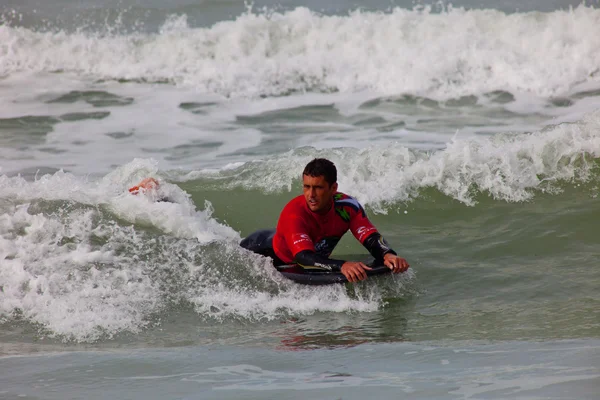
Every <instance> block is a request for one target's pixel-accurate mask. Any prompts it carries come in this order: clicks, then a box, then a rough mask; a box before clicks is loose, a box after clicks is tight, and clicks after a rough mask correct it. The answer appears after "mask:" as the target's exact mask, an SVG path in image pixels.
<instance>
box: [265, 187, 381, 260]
mask: <svg viewBox="0 0 600 400" xmlns="http://www.w3.org/2000/svg"><path fill="white" fill-rule="evenodd" d="M333 199H334V204H333V207H331V208H330V209H329V211H328V212H327V213H325V214H318V213H315V212H313V211H311V210H310V208H308V204H306V199H305V198H304V196H302V195H300V196H298V197H296V198H294V199H292V200H291V201H290V202H289V203H288V204H287V205H286V206H285V207H284V208H283V211H281V215H280V216H279V222H278V223H277V231H276V232H275V236H274V237H273V250H274V251H275V255H277V257H279V258H280V259H281V261H283V262H285V263H288V264H289V263H292V262H293V260H294V257H295V256H296V254H298V253H299V252H301V251H303V250H312V251H314V252H316V253H318V254H320V255H322V256H324V257H329V255H330V254H331V252H332V251H333V249H334V248H335V246H336V244H337V243H338V242H339V241H340V239H341V238H342V236H344V234H345V233H346V232H347V231H348V229H349V230H350V231H351V232H352V234H353V235H354V237H356V239H358V241H359V242H360V243H361V244H362V243H363V242H364V241H365V239H367V238H368V237H369V236H370V235H372V234H373V233H376V232H377V229H376V228H375V227H374V226H373V224H372V223H371V221H369V219H368V218H367V214H366V213H365V210H364V209H363V208H362V206H361V205H360V204H359V202H358V201H357V200H356V199H355V198H353V197H350V196H348V195H346V194H344V193H340V192H337V193H336V194H335V195H334V196H333Z"/></svg>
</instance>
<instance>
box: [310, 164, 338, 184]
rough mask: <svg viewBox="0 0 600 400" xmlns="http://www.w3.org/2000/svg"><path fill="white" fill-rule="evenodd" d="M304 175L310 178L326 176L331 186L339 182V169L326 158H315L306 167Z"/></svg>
mask: <svg viewBox="0 0 600 400" xmlns="http://www.w3.org/2000/svg"><path fill="white" fill-rule="evenodd" d="M302 175H308V176H313V177H317V176H324V177H325V181H326V182H327V183H329V185H330V186H331V185H333V184H334V183H336V182H337V169H336V168H335V164H334V163H332V162H331V161H329V160H327V159H325V158H315V159H314V160H312V161H311V162H309V163H308V164H306V167H304V172H302Z"/></svg>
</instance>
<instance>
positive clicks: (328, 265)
mask: <svg viewBox="0 0 600 400" xmlns="http://www.w3.org/2000/svg"><path fill="white" fill-rule="evenodd" d="M345 262H346V261H344V260H334V259H332V258H327V257H324V256H322V255H320V254H318V253H316V252H314V251H312V250H302V251H301V252H299V253H298V254H296V256H295V257H294V263H295V264H298V265H299V266H301V267H303V268H319V269H326V270H329V271H336V272H337V271H341V270H342V265H344V263H345Z"/></svg>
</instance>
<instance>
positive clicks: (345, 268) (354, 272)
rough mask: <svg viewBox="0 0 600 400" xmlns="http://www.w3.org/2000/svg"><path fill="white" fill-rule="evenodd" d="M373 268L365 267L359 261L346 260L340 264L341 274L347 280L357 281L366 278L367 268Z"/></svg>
mask: <svg viewBox="0 0 600 400" xmlns="http://www.w3.org/2000/svg"><path fill="white" fill-rule="evenodd" d="M371 269H373V268H370V267H367V266H366V265H365V264H364V263H361V262H359V261H346V262H345V263H344V265H342V274H344V276H345V277H346V279H348V282H358V281H363V280H365V279H367V273H366V271H367V270H371Z"/></svg>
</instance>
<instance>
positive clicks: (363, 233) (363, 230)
mask: <svg viewBox="0 0 600 400" xmlns="http://www.w3.org/2000/svg"><path fill="white" fill-rule="evenodd" d="M376 231H377V229H375V228H374V227H372V226H371V227H368V226H361V227H360V228H358V229H357V230H356V235H357V237H358V240H360V241H361V242H362V241H363V238H366V237H368V236H369V235H370V234H371V233H373V232H376Z"/></svg>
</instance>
